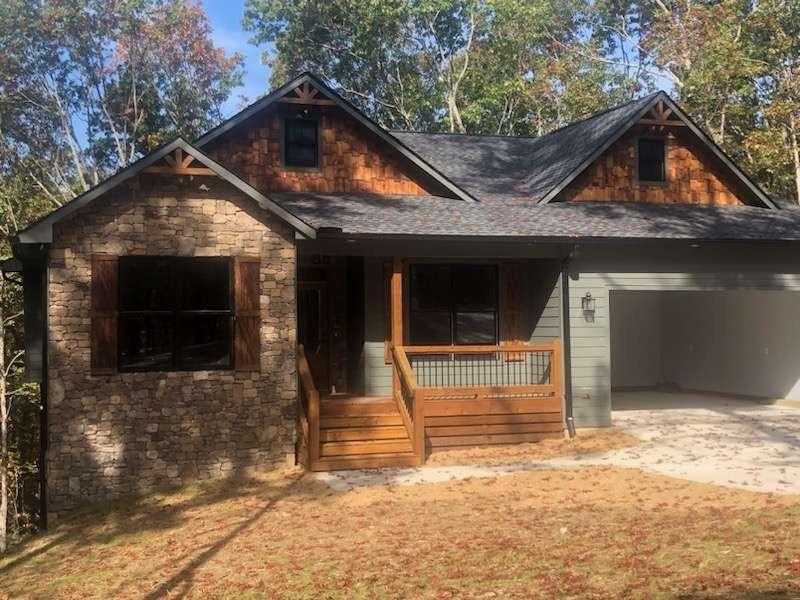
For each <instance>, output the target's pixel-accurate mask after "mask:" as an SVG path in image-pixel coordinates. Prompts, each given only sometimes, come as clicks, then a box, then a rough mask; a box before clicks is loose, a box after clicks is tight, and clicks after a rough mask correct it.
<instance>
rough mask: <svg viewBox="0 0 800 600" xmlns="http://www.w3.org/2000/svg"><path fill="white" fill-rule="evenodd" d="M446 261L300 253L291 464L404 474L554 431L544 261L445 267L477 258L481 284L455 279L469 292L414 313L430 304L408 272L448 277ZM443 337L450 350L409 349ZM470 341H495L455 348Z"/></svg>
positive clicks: (555, 320)
mask: <svg viewBox="0 0 800 600" xmlns="http://www.w3.org/2000/svg"><path fill="white" fill-rule="evenodd" d="M456 260H457V259H447V258H437V259H430V258H420V259H414V258H402V259H401V258H393V259H385V258H383V259H380V258H378V259H369V258H367V259H366V262H367V263H368V264H367V265H366V267H365V266H363V265H364V263H363V262H362V261H365V259H364V258H359V257H352V256H351V257H341V256H339V257H337V256H320V255H309V254H306V255H302V254H301V261H300V265H301V266H300V275H299V281H298V290H299V292H298V325H299V327H298V338H299V342H300V343H299V345H298V365H297V366H298V373H299V381H300V393H299V407H298V451H297V455H298V460H299V461H300V462H301V463H303V464H304V465H306V466H307V467H308V468H310V469H312V470H316V471H323V470H338V469H357V468H381V467H390V466H391V467H407V466H416V465H420V464H423V463H424V462H425V460H426V458H427V456H428V455H429V454H430V453H431V452H434V451H436V450H437V449H442V448H453V447H467V446H482V445H488V444H515V443H523V442H534V441H539V440H542V439H545V438H549V437H561V436H563V431H564V391H563V390H564V377H563V356H562V348H561V339H560V305H559V304H560V303H559V298H558V289H559V286H558V271H557V269H556V268H555V267H554V264H553V262H554V261H547V260H541V259H540V260H527V261H526V260H520V259H515V260H512V261H509V260H501V259H494V260H493V259H488V258H483V257H482V258H481V259H480V260H476V259H473V261H471V262H470V263H467V262H465V261H464V260H463V259H461V260H460V261H459V262H456V263H455V264H457V265H458V267H457V268H455V269H454V270H455V271H457V272H458V273H462V272H463V273H469V272H470V271H469V268H471V264H478V265H480V266H479V267H475V268H476V269H477V271H476V272H478V274H479V275H483V276H484V277H485V280H484V281H483V282H480V281H474V282H473V281H468V282H467V286H464V285H462V284H460V283H459V284H458V285H456V284H453V285H451V287H455V288H458V289H459V290H464V289H466V291H465V292H464V296H466V297H467V298H466V299H464V300H463V301H462V300H457V301H452V302H451V303H452V304H453V305H455V306H456V309H455V310H454V311H453V313H452V316H451V314H450V313H448V312H447V311H446V310H444V309H443V308H442V307H440V306H435V307H434V309H433V310H431V309H429V313H427V314H423V316H422V317H419V316H418V315H419V313H421V312H422V311H423V310H424V309H427V308H428V306H429V305H431V301H430V299H429V298H427V299H426V298H420V296H423V295H424V293H426V291H425V290H423V291H422V292H421V291H420V290H419V289H418V288H419V287H420V283H419V280H420V279H421V278H420V276H419V275H417V280H415V282H414V283H412V282H410V281H409V273H410V272H411V270H412V269H413V268H414V267H415V265H417V264H422V265H430V264H435V265H437V267H436V269H427V270H428V271H429V272H433V273H434V274H439V273H447V272H448V271H447V269H446V268H444V267H443V266H442V265H445V264H449V262H448V261H456ZM376 266H378V267H380V269H379V270H378V269H376V268H375V267H376ZM554 273H555V275H554ZM376 275H377V276H378V277H376ZM487 275H488V276H487ZM376 278H377V279H378V281H377V282H376V281H375V279H376ZM492 282H494V288H493V289H482V290H481V291H479V292H478V293H474V292H472V291H470V290H469V289H468V286H469V285H471V284H474V285H478V286H479V287H480V288H491V287H492ZM376 283H378V284H381V283H382V285H381V288H377V285H375V284H376ZM376 288H377V289H381V291H383V293H382V294H375V293H374V292H375V289H376ZM446 293H447V292H441V295H446ZM493 298H494V300H493ZM448 302H450V301H448ZM433 304H437V303H435V302H434V303H433ZM441 304H442V305H446V304H447V302H445V301H442V302H441ZM462 304H463V305H464V306H466V308H464V309H462V308H461V306H462ZM420 307H422V308H420ZM459 311H460V312H459ZM430 315H433V317H434V318H433V319H430V318H429V317H430ZM465 315H466V316H465ZM415 318H417V319H418V322H416V323H415V322H414V319H415ZM426 319H427V320H426ZM410 321H411V322H410ZM442 323H443V324H442ZM376 332H379V335H377V336H376V335H375V333H376ZM548 333H550V334H551V335H547V334H548ZM553 333H555V335H552V334H553ZM437 335H438V336H439V338H437V337H436V336H437ZM447 335H450V336H451V337H450V338H449V340H448V341H450V342H451V343H447V344H435V343H432V344H425V345H423V344H422V343H419V341H420V339H421V338H423V337H424V336H427V337H425V340H428V339H430V340H434V341H435V340H436V339H443V338H442V336H447ZM445 339H446V338H445ZM472 340H474V341H475V342H481V341H489V342H491V343H464V342H465V341H472ZM452 342H460V343H452ZM378 344H380V346H379V345H378ZM378 348H380V349H381V352H380V354H378V352H377V350H378ZM384 369H385V372H386V374H387V375H386V380H384V379H383V375H382V373H383V372H384ZM384 381H385V383H383V382H384Z"/></svg>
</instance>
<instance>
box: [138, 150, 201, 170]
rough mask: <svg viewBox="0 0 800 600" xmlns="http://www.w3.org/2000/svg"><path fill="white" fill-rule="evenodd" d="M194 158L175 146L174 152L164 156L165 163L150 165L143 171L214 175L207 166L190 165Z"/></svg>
mask: <svg viewBox="0 0 800 600" xmlns="http://www.w3.org/2000/svg"><path fill="white" fill-rule="evenodd" d="M194 160H195V159H194V156H192V155H191V154H184V153H183V149H181V148H175V152H173V153H172V154H166V155H165V156H164V162H165V163H166V164H158V165H150V166H149V167H147V168H145V169H144V172H145V173H161V174H169V175H216V173H215V172H214V171H212V170H211V169H209V168H208V167H192V166H190V165H191V164H192V163H193V162H194Z"/></svg>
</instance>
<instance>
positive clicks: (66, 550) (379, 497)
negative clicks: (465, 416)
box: [0, 467, 800, 599]
mask: <svg viewBox="0 0 800 600" xmlns="http://www.w3.org/2000/svg"><path fill="white" fill-rule="evenodd" d="M4 594H5V595H6V596H7V597H9V598H19V597H41V598H53V597H57V598H126V597H137V598H138V597H146V598H157V597H165V596H167V597H169V596H172V597H191V598H260V597H280V598H284V597H285V598H314V599H316V598H397V597H408V598H451V597H452V598H508V597H510V598H529V597H542V598H552V597H577V598H607V597H609V596H623V597H642V598H652V597H656V598H659V597H663V598H698V597H699V598H705V597H711V598H731V597H734V598H763V597H765V596H766V597H770V598H800V497H797V496H772V495H767V494H756V493H751V492H745V491H738V490H732V489H725V488H719V487H715V486H710V485H702V484H697V483H691V482H687V481H681V480H676V479H670V478H667V477H661V476H654V475H647V474H644V473H641V472H639V471H634V470H625V469H617V468H610V467H591V468H585V469H580V470H577V469H575V470H573V469H570V470H562V471H533V472H523V473H517V474H511V475H503V476H498V477H494V478H486V479H471V480H462V481H451V482H447V483H440V484H424V485H417V486H408V487H378V488H369V489H358V490H352V491H348V492H334V491H332V490H330V489H329V488H327V487H326V486H324V485H323V484H321V483H319V482H317V481H315V480H314V479H313V478H312V477H310V476H308V475H305V476H304V475H302V474H301V473H299V472H287V473H274V474H270V475H266V476H262V477H258V478H252V479H247V480H237V481H228V482H223V483H216V484H209V485H202V486H193V487H188V488H185V489H182V490H180V491H177V492H173V493H164V494H159V495H154V496H150V497H148V498H146V499H143V500H140V501H137V502H128V503H120V504H117V505H114V506H111V507H107V508H106V509H104V510H103V512H97V511H95V512H86V513H85V514H83V515H79V516H76V517H74V518H72V519H70V520H69V521H65V522H63V523H62V524H61V525H59V526H57V527H54V528H53V529H52V530H51V531H49V532H47V534H46V535H42V536H38V537H36V538H34V539H32V540H30V541H29V542H28V543H26V544H25V545H24V546H22V547H21V548H19V549H17V550H16V551H15V552H13V553H12V554H11V555H9V556H8V557H7V558H5V559H3V560H0V597H2V596H3V595H4Z"/></svg>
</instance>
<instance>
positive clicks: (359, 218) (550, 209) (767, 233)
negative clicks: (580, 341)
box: [270, 192, 800, 241]
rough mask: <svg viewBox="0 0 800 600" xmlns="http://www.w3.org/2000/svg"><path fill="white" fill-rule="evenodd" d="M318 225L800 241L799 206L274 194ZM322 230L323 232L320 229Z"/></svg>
mask: <svg viewBox="0 0 800 600" xmlns="http://www.w3.org/2000/svg"><path fill="white" fill-rule="evenodd" d="M270 198H271V199H272V200H274V201H276V202H277V203H279V204H280V205H281V206H283V207H284V208H285V209H286V210H287V211H289V212H291V213H292V214H294V215H295V216H296V217H298V218H299V219H302V220H303V221H305V222H307V223H309V224H310V225H311V226H312V227H314V228H315V229H318V230H319V229H329V230H332V231H330V233H332V234H336V233H338V232H339V231H340V232H341V234H342V235H347V236H352V237H387V236H393V237H437V238H483V239H512V238H521V239H541V240H543V241H544V240H551V241H555V240H574V241H579V240H586V241H589V240H598V241H599V240H647V239H653V240H698V241H713V240H720V241H722V240H729V241H736V240H738V241H800V210H773V209H767V208H758V207H748V206H745V207H742V206H730V207H729V206H705V205H687V204H677V203H674V204H673V203H670V204H644V203H633V202H570V203H564V202H558V203H551V204H538V203H534V202H517V203H505V202H503V203H501V202H481V203H471V204H468V203H465V202H461V201H459V200H452V199H449V198H442V197H438V196H374V195H354V194H321V193H307V192H303V193H271V194H270ZM320 233H323V232H320Z"/></svg>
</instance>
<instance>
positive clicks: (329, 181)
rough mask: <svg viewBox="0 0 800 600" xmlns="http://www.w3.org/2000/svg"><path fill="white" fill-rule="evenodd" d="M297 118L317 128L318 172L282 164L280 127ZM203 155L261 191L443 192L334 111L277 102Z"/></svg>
mask: <svg viewBox="0 0 800 600" xmlns="http://www.w3.org/2000/svg"><path fill="white" fill-rule="evenodd" d="M298 115H302V118H305V119H309V120H314V121H316V122H317V123H318V145H319V166H318V167H315V168H292V167H288V166H285V165H284V154H285V151H286V149H285V148H284V144H285V140H284V136H285V134H284V126H285V123H286V121H287V120H291V119H295V118H297V116H298ZM204 150H205V151H206V152H208V154H209V155H210V156H211V157H212V158H214V159H215V160H217V161H218V162H220V163H222V164H224V165H226V166H228V167H229V168H230V169H232V170H234V171H236V172H237V173H238V174H239V175H240V176H241V177H242V178H243V179H244V180H245V181H247V182H248V183H249V184H250V185H252V186H253V187H255V188H256V189H259V190H261V191H263V192H273V191H281V192H324V193H332V192H343V193H346V192H363V193H372V194H407V195H415V196H416V195H419V196H422V195H430V194H442V193H445V192H444V190H442V188H441V186H440V185H437V184H436V183H434V182H433V181H431V179H430V178H429V177H424V176H423V175H422V174H421V173H419V172H418V170H416V169H414V168H412V167H411V166H410V165H409V164H407V162H406V161H404V160H402V158H401V157H399V156H398V155H397V153H396V152H394V151H393V150H392V148H390V147H389V146H388V145H387V144H386V143H384V142H382V141H381V140H379V139H377V138H376V137H375V136H374V135H372V134H371V133H370V132H369V131H366V130H364V128H363V127H361V126H360V125H359V124H358V123H357V122H356V121H355V120H354V119H353V118H352V117H350V116H349V115H347V114H345V113H343V112H342V111H341V110H339V109H338V108H337V107H335V106H321V105H303V104H299V103H291V104H289V103H286V104H284V103H282V102H277V103H275V104H272V105H270V106H268V107H266V108H264V109H263V110H262V111H261V112H260V113H259V114H256V115H254V116H252V117H250V118H249V119H248V120H247V121H246V122H243V123H241V124H240V125H239V126H237V127H236V128H234V129H232V130H231V131H228V132H226V133H225V134H223V135H222V136H220V137H219V138H217V139H216V140H214V141H213V142H211V143H209V144H208V145H207V146H206V147H205V148H204Z"/></svg>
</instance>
